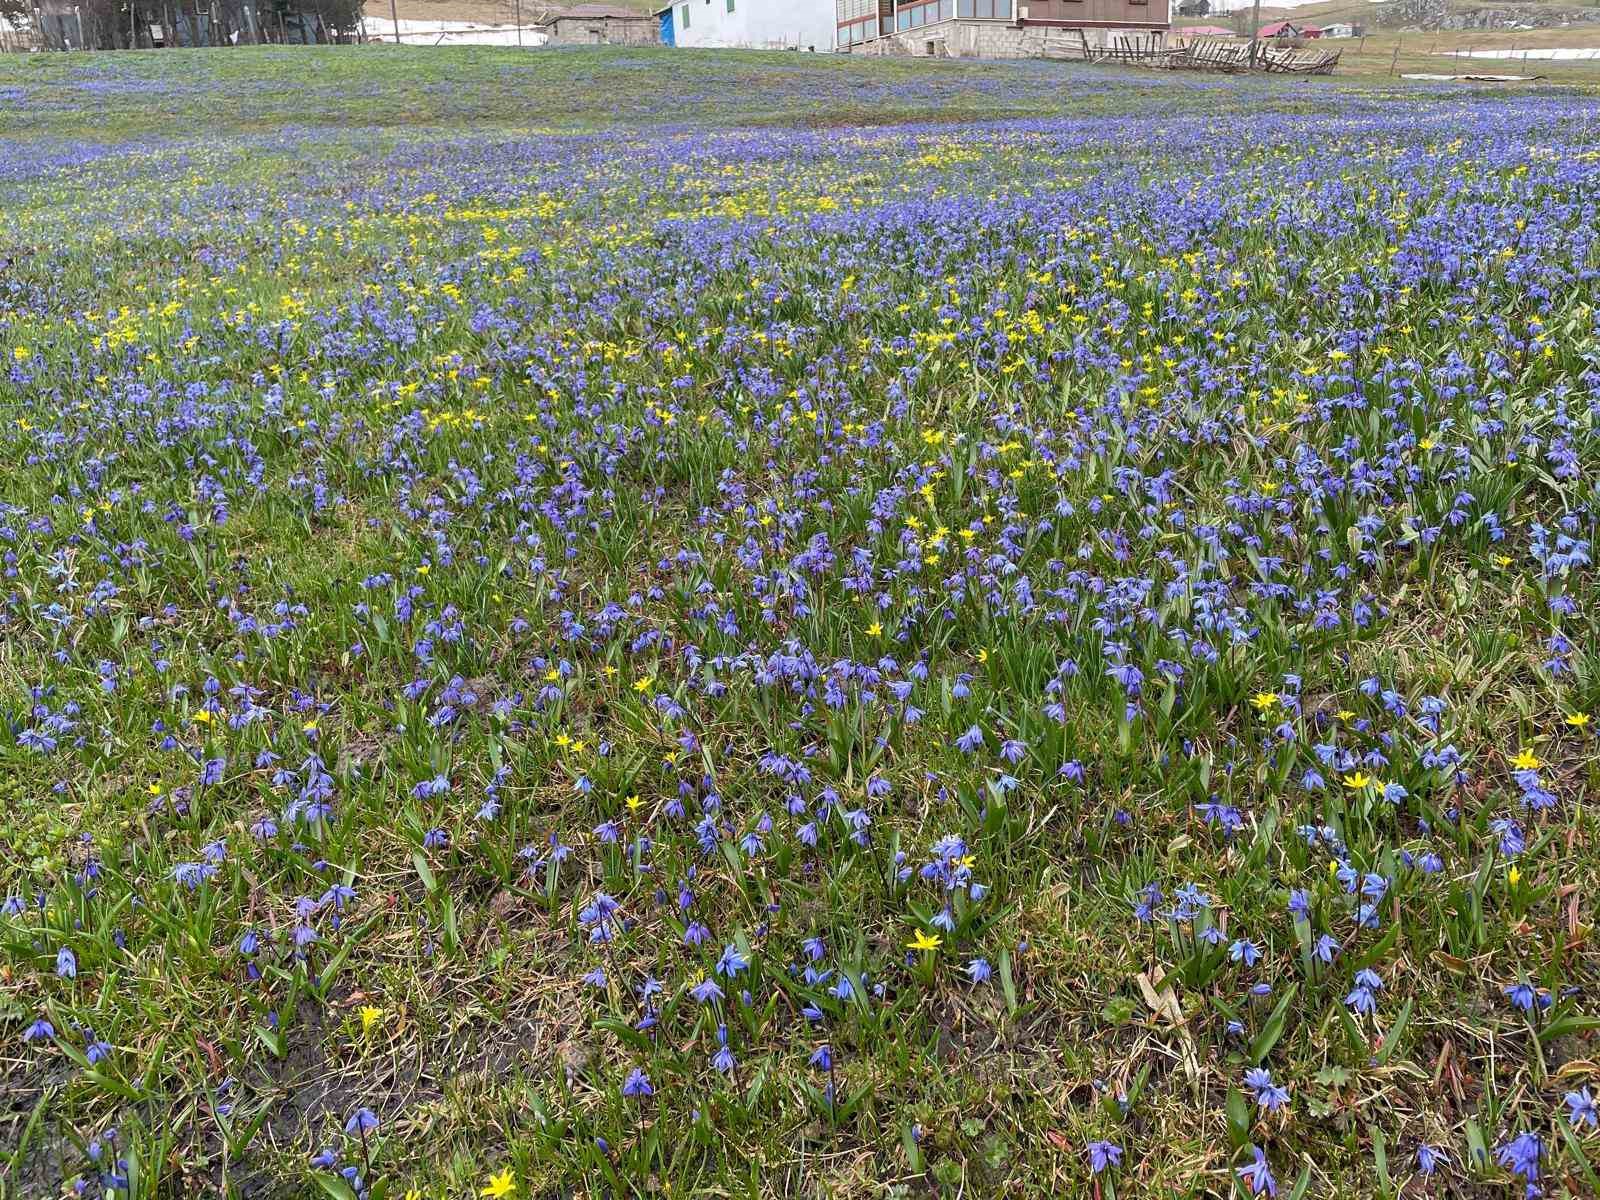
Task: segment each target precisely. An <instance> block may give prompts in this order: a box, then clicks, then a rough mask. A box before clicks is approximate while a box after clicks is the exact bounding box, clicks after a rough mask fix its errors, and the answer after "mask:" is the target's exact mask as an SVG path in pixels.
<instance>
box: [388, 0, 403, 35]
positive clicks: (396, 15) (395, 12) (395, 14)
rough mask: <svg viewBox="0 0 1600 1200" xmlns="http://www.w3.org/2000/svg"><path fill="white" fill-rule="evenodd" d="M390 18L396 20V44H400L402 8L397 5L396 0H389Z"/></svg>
mask: <svg viewBox="0 0 1600 1200" xmlns="http://www.w3.org/2000/svg"><path fill="white" fill-rule="evenodd" d="M389 19H390V20H391V21H393V22H394V44H395V45H396V46H398V45H399V44H400V10H399V9H398V8H396V7H395V4H394V0H389Z"/></svg>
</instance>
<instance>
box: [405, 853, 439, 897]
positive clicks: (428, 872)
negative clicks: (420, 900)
mask: <svg viewBox="0 0 1600 1200" xmlns="http://www.w3.org/2000/svg"><path fill="white" fill-rule="evenodd" d="M411 865H412V866H414V867H416V869H417V878H419V879H421V880H422V888H423V890H424V891H425V892H427V893H428V895H430V896H431V895H433V893H434V892H436V891H438V890H439V881H438V880H437V879H435V878H434V877H433V869H432V868H431V867H429V866H428V860H427V859H425V858H423V857H422V851H420V850H414V851H412V853H411Z"/></svg>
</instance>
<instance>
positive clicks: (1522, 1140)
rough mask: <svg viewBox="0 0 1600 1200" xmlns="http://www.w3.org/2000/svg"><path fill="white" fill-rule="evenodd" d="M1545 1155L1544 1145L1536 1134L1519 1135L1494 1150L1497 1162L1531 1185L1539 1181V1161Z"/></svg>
mask: <svg viewBox="0 0 1600 1200" xmlns="http://www.w3.org/2000/svg"><path fill="white" fill-rule="evenodd" d="M1543 1154H1544V1143H1543V1142H1541V1141H1540V1140H1539V1137H1538V1135H1537V1134H1534V1133H1519V1134H1517V1136H1516V1137H1514V1138H1511V1139H1509V1140H1508V1141H1504V1142H1501V1143H1500V1144H1499V1145H1498V1146H1496V1147H1495V1148H1494V1160H1495V1162H1497V1163H1499V1164H1500V1165H1501V1166H1502V1167H1505V1168H1506V1169H1507V1170H1509V1171H1510V1172H1511V1173H1512V1174H1514V1175H1520V1176H1522V1178H1523V1179H1524V1180H1525V1181H1526V1182H1527V1183H1529V1184H1532V1183H1536V1182H1537V1181H1538V1179H1539V1159H1540V1158H1541V1157H1542V1156H1543Z"/></svg>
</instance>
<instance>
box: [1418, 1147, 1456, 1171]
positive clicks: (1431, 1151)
mask: <svg viewBox="0 0 1600 1200" xmlns="http://www.w3.org/2000/svg"><path fill="white" fill-rule="evenodd" d="M1449 1161H1450V1160H1449V1157H1448V1156H1447V1155H1446V1154H1445V1152H1444V1151H1443V1150H1440V1149H1439V1148H1438V1147H1436V1146H1430V1145H1428V1144H1427V1143H1426V1142H1424V1143H1422V1144H1421V1145H1420V1146H1418V1147H1417V1170H1419V1171H1421V1172H1422V1173H1423V1174H1424V1175H1432V1174H1433V1173H1434V1172H1435V1171H1437V1170H1438V1169H1439V1168H1440V1167H1441V1166H1442V1165H1444V1164H1445V1163H1447V1162H1449Z"/></svg>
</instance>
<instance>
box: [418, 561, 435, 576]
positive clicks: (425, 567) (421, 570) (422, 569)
mask: <svg viewBox="0 0 1600 1200" xmlns="http://www.w3.org/2000/svg"><path fill="white" fill-rule="evenodd" d="M431 570H433V568H432V567H430V566H429V565H428V564H427V563H423V564H422V565H421V566H420V567H418V568H417V574H418V575H426V574H427V573H428V572H429V571H431Z"/></svg>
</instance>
